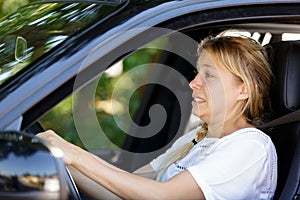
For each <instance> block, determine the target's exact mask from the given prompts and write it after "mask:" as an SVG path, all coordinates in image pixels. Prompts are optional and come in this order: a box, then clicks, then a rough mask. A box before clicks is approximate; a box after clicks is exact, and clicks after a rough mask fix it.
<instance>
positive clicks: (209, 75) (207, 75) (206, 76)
mask: <svg viewBox="0 0 300 200" xmlns="http://www.w3.org/2000/svg"><path fill="white" fill-rule="evenodd" d="M205 78H214V76H213V75H211V74H210V73H208V72H206V73H205Z"/></svg>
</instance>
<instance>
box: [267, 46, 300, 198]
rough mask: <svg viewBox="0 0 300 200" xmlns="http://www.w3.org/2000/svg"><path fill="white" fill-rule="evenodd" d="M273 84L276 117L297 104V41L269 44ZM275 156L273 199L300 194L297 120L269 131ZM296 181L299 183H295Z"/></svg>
mask: <svg viewBox="0 0 300 200" xmlns="http://www.w3.org/2000/svg"><path fill="white" fill-rule="evenodd" d="M270 48H271V53H270V56H271V63H272V65H271V66H272V71H273V74H274V83H273V85H272V88H271V103H272V109H273V110H272V111H273V117H274V118H278V117H281V116H283V115H286V114H288V113H291V112H293V111H296V110H297V109H299V106H300V93H299V92H298V90H299V87H300V80H299V77H300V66H299V63H300V57H299V54H300V41H280V42H274V43H270ZM269 135H270V137H271V138H272V140H273V142H274V144H275V147H276V151H277V156H278V182H277V189H276V195H275V197H274V199H278V198H279V197H280V199H293V198H294V195H295V194H296V192H297V189H298V194H299V177H300V122H293V123H289V124H283V125H279V126H276V127H273V128H272V129H271V130H270V131H269ZM297 183H298V184H297Z"/></svg>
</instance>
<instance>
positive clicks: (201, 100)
mask: <svg viewBox="0 0 300 200" xmlns="http://www.w3.org/2000/svg"><path fill="white" fill-rule="evenodd" d="M193 98H194V100H193V102H195V103H204V102H206V101H205V99H204V98H202V97H199V96H194V95H193Z"/></svg>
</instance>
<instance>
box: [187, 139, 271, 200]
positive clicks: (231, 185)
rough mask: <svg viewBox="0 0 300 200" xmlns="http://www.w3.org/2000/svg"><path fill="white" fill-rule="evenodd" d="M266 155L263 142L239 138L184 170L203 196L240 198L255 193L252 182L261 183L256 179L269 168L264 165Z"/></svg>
mask: <svg viewBox="0 0 300 200" xmlns="http://www.w3.org/2000/svg"><path fill="white" fill-rule="evenodd" d="M228 147H230V148H228ZM266 157H267V153H266V150H265V148H264V145H263V144H260V143H259V142H257V141H255V140H239V141H233V142H231V143H230V145H229V144H226V145H220V146H219V147H217V148H216V149H215V151H214V153H212V154H210V155H208V156H207V157H206V158H205V159H204V160H203V162H199V163H198V164H196V165H194V166H192V167H189V168H188V169H187V170H188V171H189V172H190V173H191V174H192V176H193V178H194V179H195V181H196V182H197V184H198V185H199V187H200V188H201V190H202V191H203V193H204V196H205V197H206V199H232V197H234V198H235V199H240V198H239V196H240V195H243V196H244V197H245V196H247V193H251V194H249V195H248V196H250V197H253V196H256V195H254V193H255V192H257V191H255V187H254V186H253V185H255V184H256V183H259V182H261V181H260V180H258V179H261V178H262V177H263V176H264V172H265V173H267V170H268V169H267V167H266V165H265V164H264V163H265V162H266ZM257 195H258V197H259V194H257ZM256 197H257V196H256Z"/></svg>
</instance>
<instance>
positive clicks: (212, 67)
mask: <svg viewBox="0 0 300 200" xmlns="http://www.w3.org/2000/svg"><path fill="white" fill-rule="evenodd" d="M202 67H207V68H209V69H212V70H215V71H216V70H217V68H216V67H215V66H211V65H208V64H203V65H202Z"/></svg>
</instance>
